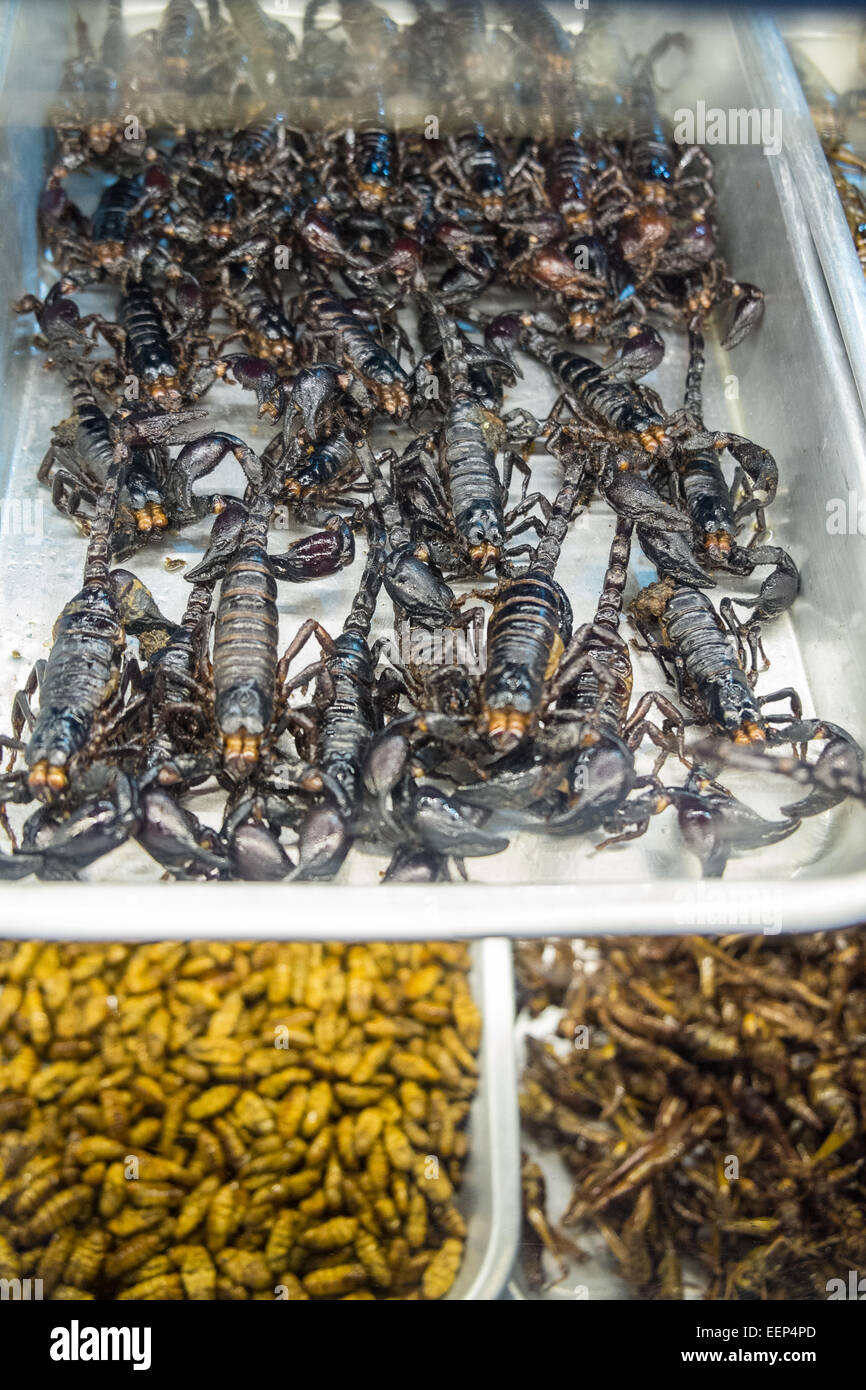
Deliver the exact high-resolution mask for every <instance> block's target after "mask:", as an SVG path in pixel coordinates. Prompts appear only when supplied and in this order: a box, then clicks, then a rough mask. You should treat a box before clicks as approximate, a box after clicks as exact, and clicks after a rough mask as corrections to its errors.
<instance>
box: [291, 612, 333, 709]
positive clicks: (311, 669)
mask: <svg viewBox="0 0 866 1390" xmlns="http://www.w3.org/2000/svg"><path fill="white" fill-rule="evenodd" d="M311 637H315V639H316V641H317V642H318V644H319V646H320V647H321V649H322V651H323V652H324V654H325V656H335V655H336V650H337V649H336V647H335V646H334V641H333V638H332V637H331V636H330V634H329V633H327V632H326V631H325V629H324V628H323V627H322V625H321V623H319V622H317V621H316V619H315V618H307V620H306V622H304V623H302V624H301V626H300V627H299V628H298V630H297V632H296V633H295V635H294V637H293V638H292V640H291V642H290V643H289V645H288V646H287V647H286V650H285V651H284V652H283V655H282V657H281V658H280V660H279V661H278V663H277V687H278V688H279V687H281V686H282V690H283V695H284V696H286V695H289V694H291V692H292V691H293V690H297V689H298V688H299V687H303V686H305V685H309V683H310V681H311V680H312V678H313V676H314V675H319V674H320V672H321V670H322V661H321V660H320V661H316V662H313V664H312V665H311V666H307V667H305V668H304V670H303V671H301V672H299V674H298V675H297V676H293V677H292V679H291V680H290V681H286V674H287V672H288V669H289V666H290V665H291V663H292V662H293V661H294V659H295V657H296V656H297V654H298V652H299V651H300V650H301V648H302V647H303V646H304V645H305V643H307V642H308V641H309V639H310V638H311ZM284 682H285V683H284Z"/></svg>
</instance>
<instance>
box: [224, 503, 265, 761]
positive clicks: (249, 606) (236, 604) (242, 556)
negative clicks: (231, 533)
mask: <svg viewBox="0 0 866 1390" xmlns="http://www.w3.org/2000/svg"><path fill="white" fill-rule="evenodd" d="M269 518H270V502H269V501H267V500H264V501H262V502H260V503H258V504H257V505H256V506H254V508H253V510H252V511H251V512H250V516H249V519H248V521H247V524H246V526H245V527H244V532H243V534H242V537H241V541H240V545H239V546H238V549H237V553H236V555H235V557H234V559H233V560H232V561H231V562H230V563H229V565H228V568H227V569H226V573H225V578H224V579H223V581H222V585H221V587H220V595H219V602H218V604H217V613H216V624H215V628H214V650H213V673H214V709H215V714H216V721H217V724H218V726H219V730H220V733H221V735H222V740H223V754H224V760H225V765H226V769H227V770H228V771H229V772H230V773H231V774H232V775H233V776H236V777H242V776H245V775H246V774H247V773H248V772H249V770H250V768H251V767H252V766H253V765H254V764H255V763H256V762H257V761H258V757H259V752H260V748H261V743H262V738H263V736H264V734H265V732H266V730H267V729H268V727H269V726H270V723H271V720H272V718H273V713H274V701H275V696H276V673H277V637H278V632H279V620H278V615H277V581H276V578H275V576H274V570H273V565H272V564H271V559H270V556H269V555H268V550H267V528H268V521H269Z"/></svg>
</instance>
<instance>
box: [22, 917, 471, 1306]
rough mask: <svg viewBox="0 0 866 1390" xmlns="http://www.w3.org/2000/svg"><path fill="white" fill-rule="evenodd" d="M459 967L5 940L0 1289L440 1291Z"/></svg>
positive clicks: (464, 1084) (454, 955)
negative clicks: (15, 1285)
mask: <svg viewBox="0 0 866 1390" xmlns="http://www.w3.org/2000/svg"><path fill="white" fill-rule="evenodd" d="M469 968H470V956H469V951H468V948H467V947H466V946H464V945H461V944H457V943H447V942H443V943H435V942H433V943H429V944H423V945H421V944H417V943H416V944H413V945H399V944H398V945H384V944H377V943H375V942H373V943H370V944H365V945H363V946H344V945H339V944H334V945H328V946H322V945H303V944H298V943H286V944H276V943H271V942H267V943H264V942H260V943H245V942H207V941H196V942H192V943H185V942H160V943H157V944H155V945H142V946H136V945H122V944H117V945H113V944H109V945H92V944H63V945H58V944H54V943H42V942H34V941H30V942H26V943H23V944H20V945H19V944H16V943H14V942H3V943H0V1048H2V1053H0V1057H2V1062H0V1278H3V1279H4V1280H7V1279H9V1280H12V1279H19V1280H28V1279H29V1280H31V1284H30V1287H31V1288H34V1287H36V1288H38V1289H39V1290H40V1292H39V1293H38V1294H37V1296H41V1297H43V1298H46V1299H71V1300H79V1299H118V1300H127V1299H132V1300H142V1299H144V1300H151V1299H155V1300H163V1299H169V1300H179V1299H199V1300H204V1299H229V1300H231V1299H250V1298H251V1299H262V1300H274V1299H276V1300H281V1299H293V1300H298V1299H316V1298H318V1299H335V1298H340V1299H342V1298H349V1299H374V1298H385V1299H388V1298H396V1299H435V1298H440V1297H442V1296H443V1295H444V1294H446V1293H447V1292H448V1290H449V1289H450V1288H451V1285H452V1284H453V1282H454V1279H455V1277H456V1276H457V1273H458V1271H459V1268H460V1264H461V1260H462V1255H463V1245H464V1239H465V1236H466V1224H465V1221H464V1218H463V1216H462V1214H461V1212H460V1211H459V1209H458V1207H457V1205H456V1204H455V1192H456V1189H457V1188H459V1186H460V1182H461V1175H462V1171H463V1165H464V1161H465V1159H466V1155H467V1135H466V1131H465V1128H464V1125H465V1121H466V1117H467V1114H468V1111H469V1106H470V1101H471V1098H472V1095H473V1093H474V1091H475V1088H476V1084H477V1080H476V1078H477V1073H478V1066H477V1064H476V1061H475V1054H476V1052H477V1050H478V1045H479V1039H480V1032H481V1018H480V1014H479V1012H478V1009H477V1007H476V1005H475V1003H474V1001H473V999H472V996H471V994H470V991H469V984H468V979H467V976H468V971H469ZM33 1280H41V1286H40V1285H34V1284H33V1283H32V1281H33ZM25 1296H26V1295H25Z"/></svg>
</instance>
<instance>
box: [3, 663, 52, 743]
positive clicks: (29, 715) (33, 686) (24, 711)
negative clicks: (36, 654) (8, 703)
mask: <svg viewBox="0 0 866 1390" xmlns="http://www.w3.org/2000/svg"><path fill="white" fill-rule="evenodd" d="M47 664H48V663H47V661H46V660H45V658H44V657H40V659H39V661H37V662H36V664H35V666H34V667H33V670H32V671H31V672H30V674H29V676H28V677H27V680H26V681H25V682H24V685H23V687H22V689H21V690H18V691H16V693H15V699H14V700H13V702H12V734H13V736H14V738H16V739H18V738H20V736H21V732H22V730H23V728H24V725H25V724H26V725H27V728H28V729H30V730H32V728H33V725H34V724H35V723H36V716H35V714H34V713H33V710H32V709H31V708H30V699H31V697H32V696H33V695H35V694H36V691H37V690H38V689H39V687H40V685H41V684H42V677H43V675H44V674H45V667H46V666H47Z"/></svg>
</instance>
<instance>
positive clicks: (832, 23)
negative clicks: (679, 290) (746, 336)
mask: <svg viewBox="0 0 866 1390" xmlns="http://www.w3.org/2000/svg"><path fill="white" fill-rule="evenodd" d="M776 18H777V20H778V26H777V24H776V22H774V20H772V19H761V20H760V21H758V22H757V23H756V25H755V38H756V45H757V49H758V54H759V57H760V61H761V64H762V67H763V70H764V73H765V74H766V76H767V77H768V78H769V80H770V81H771V82H772V84H773V88H774V90H775V93H776V97H775V102H776V104H777V105H779V106H781V107H782V109H783V118H784V121H785V143H786V147H787V149H788V151H789V157H790V161H791V169H792V171H793V174H794V178H795V179H796V182H797V189H798V192H799V194H800V197H801V199H802V203H803V208H804V210H805V213H806V216H807V218H808V221H809V226H810V228H811V231H812V236H813V238H814V240H815V245H816V247H817V250H818V256H819V258H820V261H821V267H822V269H823V271H824V276H825V279H826V281H827V285H828V288H829V290H830V297H831V299H832V300H833V307H834V308H835V310H836V317H837V319H838V321H839V327H840V328H841V330H842V336H843V338H844V340H845V346H846V348H847V350H848V356H849V358H850V361H851V366H852V369H853V372H854V376H855V379H856V382H857V387H858V390H859V393H860V400H861V402H862V403H863V407H864V409H866V276H864V274H863V270H862V268H861V266H860V263H859V261H858V260H857V254H856V252H855V250H854V244H853V242H852V240H851V233H850V232H849V230H848V226H847V224H846V222H845V215H844V213H843V212H842V208H841V206H840V203H839V198H838V196H837V195H836V189H835V186H834V184H833V180H832V178H831V176H830V173H829V170H828V168H827V162H826V160H825V159H824V157H823V153H822V151H821V144H820V141H819V139H818V134H817V132H816V130H815V127H814V124H813V121H812V118H811V116H810V114H809V108H808V105H807V102H806V98H805V96H804V95H803V91H802V89H801V87H800V82H799V79H798V77H797V73H796V71H795V68H794V63H793V61H792V55H791V52H790V50H789V49H788V47H787V44H788V43H790V42H791V41H794V42H795V43H796V45H797V47H798V48H799V49H801V50H802V51H803V52H805V53H806V55H807V57H809V58H811V60H812V62H813V63H815V65H816V66H817V67H818V68H819V69H820V71H821V72H822V73H823V75H824V77H825V78H826V79H827V81H828V82H829V84H830V85H831V86H832V87H833V89H834V90H835V91H837V92H839V93H842V92H846V91H848V90H849V89H850V88H861V87H866V72H863V71H862V69H861V68H860V67H859V66H858V49H859V40H860V37H861V33H862V29H863V13H862V11H857V10H855V9H852V10H846V11H844V12H841V13H838V14H835V13H833V11H827V10H818V11H816V12H815V13H814V14H802V13H801V12H799V11H790V12H787V11H784V10H782V11H779V12H778V14H777V16H776ZM857 128H858V130H859V131H860V135H861V139H862V136H863V132H864V126H863V122H862V121H860V122H858V123H857ZM860 153H861V154H862V153H863V151H862V150H861V151H860Z"/></svg>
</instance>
